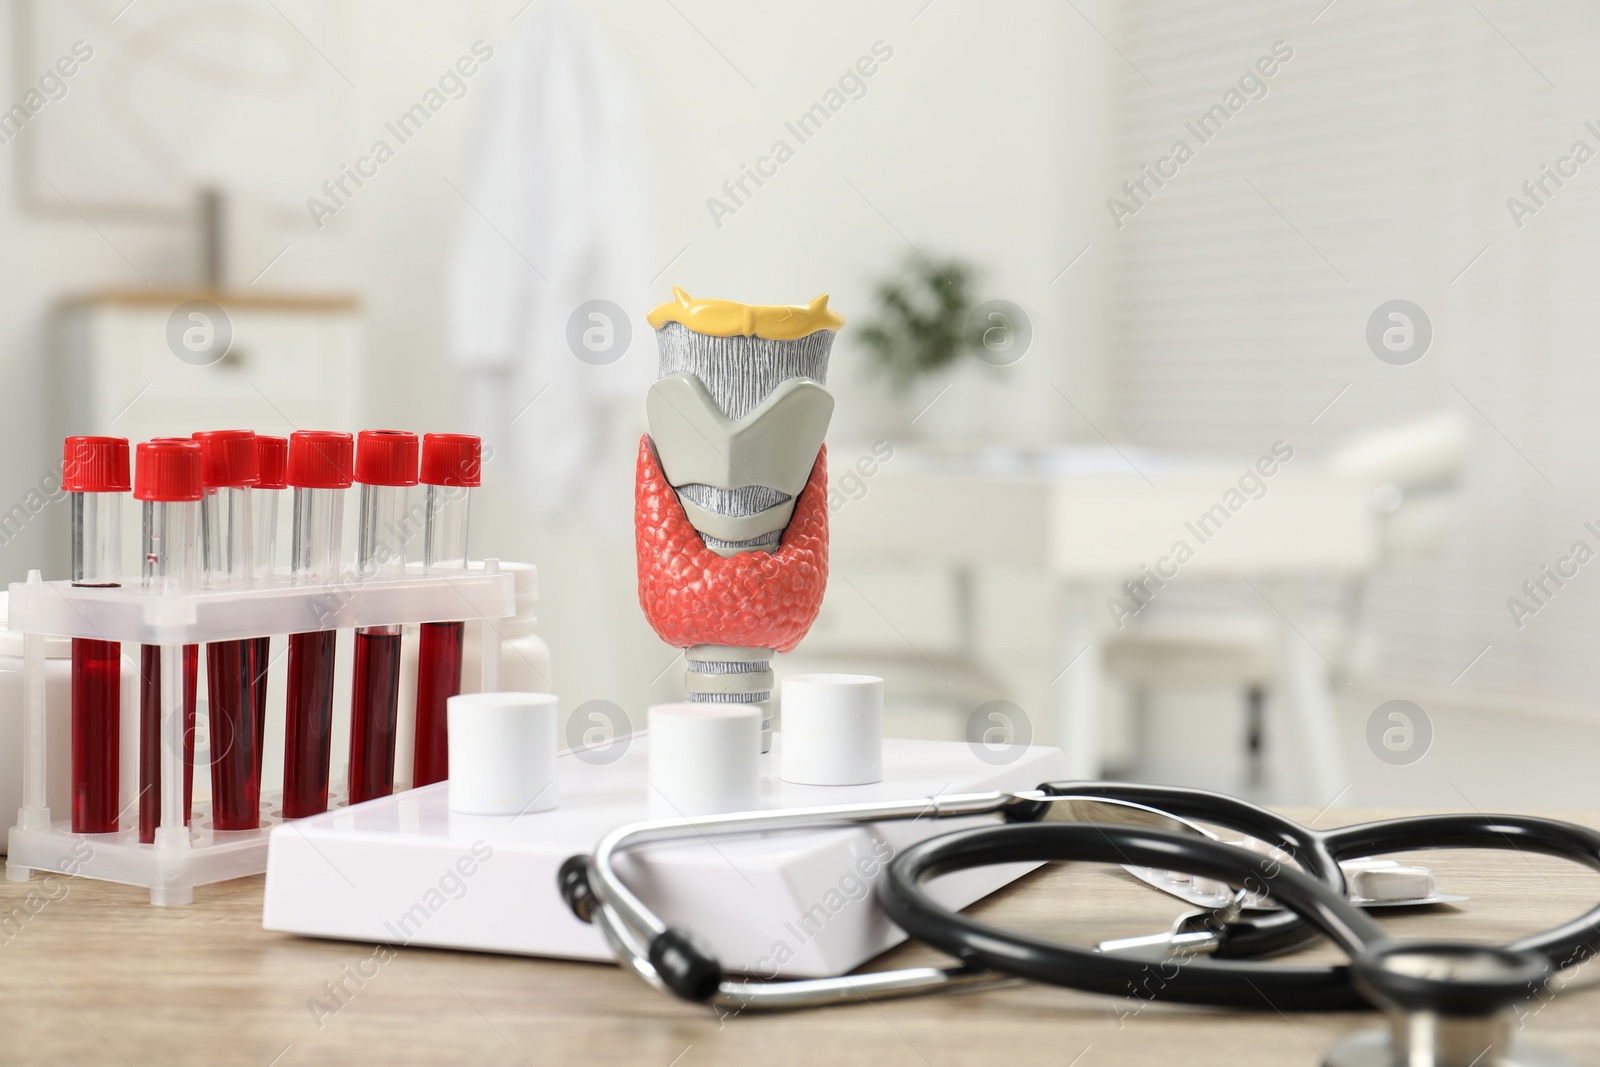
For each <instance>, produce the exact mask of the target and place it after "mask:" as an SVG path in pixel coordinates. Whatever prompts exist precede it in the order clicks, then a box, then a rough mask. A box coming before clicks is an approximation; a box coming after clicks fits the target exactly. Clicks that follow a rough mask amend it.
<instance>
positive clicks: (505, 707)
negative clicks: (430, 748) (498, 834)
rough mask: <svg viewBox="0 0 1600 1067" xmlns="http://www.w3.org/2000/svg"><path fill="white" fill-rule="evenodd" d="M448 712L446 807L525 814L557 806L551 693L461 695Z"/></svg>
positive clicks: (555, 710) (556, 726)
mask: <svg viewBox="0 0 1600 1067" xmlns="http://www.w3.org/2000/svg"><path fill="white" fill-rule="evenodd" d="M446 715H447V716H448V723H447V726H448V730H449V737H450V746H449V752H450V757H449V759H450V786H449V788H450V810H452V811H459V812H463V813H466V814H469V815H525V814H528V813H529V812H535V811H549V810H550V809H551V808H554V807H555V806H556V801H557V797H556V749H557V747H558V741H557V738H558V737H559V736H560V733H561V712H560V709H559V706H558V705H557V703H556V698H555V695H554V694H553V693H462V694H460V695H458V696H453V697H451V698H450V700H449V702H448V704H447V711H446Z"/></svg>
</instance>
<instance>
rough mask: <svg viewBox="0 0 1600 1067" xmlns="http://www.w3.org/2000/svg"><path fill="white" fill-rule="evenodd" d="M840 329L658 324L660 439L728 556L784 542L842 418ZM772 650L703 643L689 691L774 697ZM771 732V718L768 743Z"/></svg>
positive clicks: (710, 534) (690, 506) (650, 403)
mask: <svg viewBox="0 0 1600 1067" xmlns="http://www.w3.org/2000/svg"><path fill="white" fill-rule="evenodd" d="M833 337H834V333H833V331H832V330H816V331H814V332H812V333H809V334H807V335H806V336H804V337H799V338H796V339H794V340H786V341H778V340H771V339H769V338H764V337H757V336H753V335H745V336H734V337H718V336H712V335H708V334H702V333H697V332H695V331H693V330H691V329H689V328H688V327H687V326H684V325H683V324H681V323H677V322H668V323H665V324H663V325H662V326H661V327H660V328H659V329H658V330H657V331H656V340H657V344H658V347H659V353H660V356H659V363H658V373H659V378H658V380H657V381H656V383H655V384H654V385H653V386H651V388H650V392H649V395H648V397H647V399H646V414H647V416H648V418H649V426H650V439H651V442H652V444H653V445H654V446H655V451H656V456H657V458H658V459H659V460H660V462H661V470H662V473H663V475H665V477H666V479H667V483H668V484H669V485H671V486H672V488H673V491H674V492H675V493H676V494H677V496H678V502H679V503H680V504H682V505H683V510H684V515H685V516H686V517H687V518H688V520H689V523H690V525H692V526H693V527H694V528H695V529H696V530H697V531H698V532H699V533H700V537H701V539H702V540H703V541H704V542H705V544H706V547H707V548H709V549H711V550H712V551H713V552H715V553H717V554H718V555H720V556H732V555H734V554H735V553H738V552H763V551H764V552H773V551H776V550H777V549H778V546H779V544H780V543H781V542H782V539H783V531H784V529H785V528H786V527H787V526H788V525H789V519H790V517H791V516H792V515H793V513H794V505H795V498H796V497H797V496H799V494H800V491H801V490H802V489H804V488H805V486H806V482H807V480H808V479H809V478H810V475H811V469H812V467H813V466H814V465H815V463H816V459H817V453H818V451H819V450H820V449H821V447H822V441H823V437H824V436H825V435H826V433H827V430H828V421H829V419H830V418H831V417H832V415H833V397H832V395H830V394H829V393H828V391H827V389H826V388H824V385H825V384H826V382H827V375H828V355H829V352H830V350H831V349H832V347H833ZM772 655H773V652H772V650H771V649H766V648H761V649H753V648H731V647H726V646H721V645H696V646H693V647H691V648H689V649H688V650H687V658H688V670H687V672H686V674H685V677H684V682H685V690H686V692H685V696H686V698H687V699H688V700H690V701H694V702H703V703H740V704H746V703H751V704H760V705H768V704H770V702H771V700H772V686H773V672H772V665H771V658H772ZM769 715H770V713H769ZM770 736H771V734H770V721H769V722H768V723H765V724H764V726H763V731H762V740H763V743H762V750H763V751H765V750H766V748H767V747H768V744H769V743H770Z"/></svg>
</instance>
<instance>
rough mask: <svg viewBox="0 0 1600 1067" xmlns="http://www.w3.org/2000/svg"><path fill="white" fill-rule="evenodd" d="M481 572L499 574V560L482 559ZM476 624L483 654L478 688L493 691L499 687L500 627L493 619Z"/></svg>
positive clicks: (487, 691)
mask: <svg viewBox="0 0 1600 1067" xmlns="http://www.w3.org/2000/svg"><path fill="white" fill-rule="evenodd" d="M483 573H484V574H499V573H500V561H499V560H498V559H493V558H490V559H486V560H484V561H483ZM478 626H479V628H480V630H479V637H478V640H479V642H480V643H479V646H478V647H479V648H480V649H482V656H483V665H482V668H481V670H482V673H481V676H480V678H479V683H480V684H479V686H478V688H479V689H480V690H482V691H483V692H485V693H493V692H496V691H498V690H499V688H500V627H499V626H498V625H497V624H496V623H495V621H494V620H493V619H484V620H482V621H481V622H479V623H478Z"/></svg>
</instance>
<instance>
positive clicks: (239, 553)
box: [194, 430, 265, 831]
mask: <svg viewBox="0 0 1600 1067" xmlns="http://www.w3.org/2000/svg"><path fill="white" fill-rule="evenodd" d="M194 437H195V440H196V441H197V442H199V444H200V471H201V480H202V482H203V483H204V485H205V496H204V497H203V499H202V500H201V502H200V544H201V557H202V561H203V579H202V580H203V583H204V584H205V585H206V587H207V588H211V589H244V588H249V587H250V586H251V585H253V584H254V579H255V553H254V551H253V549H252V541H253V535H254V529H253V527H254V522H253V518H252V508H251V504H252V503H253V501H252V500H251V496H252V493H251V489H252V487H253V486H254V485H255V484H256V482H257V480H258V478H259V473H258V472H259V466H258V464H257V459H256V435H255V434H254V433H252V432H251V431H249V430H213V431H208V432H205V433H197V434H195V435H194ZM261 667H265V664H262V665H261ZM259 675H260V671H259V669H258V667H257V664H256V639H255V638H242V639H239V640H234V641H212V642H210V643H208V644H207V645H206V696H207V703H208V704H209V710H210V731H209V737H210V742H211V824H212V826H213V827H214V828H215V829H217V830H224V831H226V830H254V829H257V828H258V827H259V826H260V825H261V782H260V779H259V778H257V777H256V753H255V744H256V723H255V720H256V708H257V707H258V703H257V699H256V688H257V679H258V677H259Z"/></svg>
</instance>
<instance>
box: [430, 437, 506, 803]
mask: <svg viewBox="0 0 1600 1067" xmlns="http://www.w3.org/2000/svg"><path fill="white" fill-rule="evenodd" d="M482 453H483V446H482V442H481V441H480V440H479V439H478V438H476V437H473V436H471V435H469V434H460V433H430V434H423V436H422V475H421V480H422V483H423V485H425V486H426V487H427V488H426V490H425V493H424V503H425V508H424V510H425V512H426V518H425V520H424V523H425V525H424V527H423V529H424V536H423V542H422V562H423V569H424V570H425V571H426V573H428V574H429V575H448V574H453V573H454V574H463V573H465V572H466V569H467V519H468V511H469V506H470V504H471V497H472V490H473V489H474V488H475V487H476V486H477V485H478V484H479V482H480V476H481V466H482ZM484 625H485V626H490V625H493V624H492V623H489V622H485V623H484ZM465 633H466V624H465V623H461V622H425V623H423V624H422V637H421V642H420V644H419V645H418V647H417V718H416V749H415V753H414V755H413V758H412V763H411V784H412V785H413V786H423V785H432V784H433V783H434V782H442V781H444V780H445V778H446V776H447V775H448V773H449V766H450V763H449V744H448V733H447V731H446V728H445V707H446V703H447V702H448V701H449V699H450V698H451V697H453V696H455V695H456V694H458V693H460V692H461V652H462V644H463V638H464V636H465Z"/></svg>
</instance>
